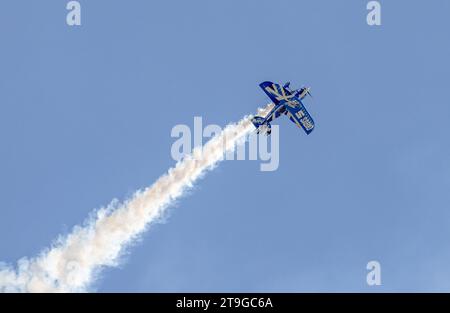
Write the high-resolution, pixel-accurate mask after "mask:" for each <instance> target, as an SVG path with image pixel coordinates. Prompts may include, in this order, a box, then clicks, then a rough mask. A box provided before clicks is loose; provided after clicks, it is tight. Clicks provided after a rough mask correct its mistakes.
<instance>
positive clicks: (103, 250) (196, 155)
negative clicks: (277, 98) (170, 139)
mask: <svg viewBox="0 0 450 313" xmlns="http://www.w3.org/2000/svg"><path fill="white" fill-rule="evenodd" d="M270 108H271V105H268V106H267V107H266V108H264V109H260V113H261V114H265V113H267V111H268V110H270ZM250 118H251V116H247V117H245V118H243V119H242V120H241V121H239V122H238V123H236V124H230V125H228V126H227V127H226V128H225V129H224V130H223V131H222V132H221V133H220V134H218V135H217V136H215V137H213V138H212V139H211V140H210V141H209V142H208V143H206V145H204V147H203V149H201V148H195V149H194V150H193V152H192V154H191V155H190V156H188V157H186V158H184V159H183V160H181V161H180V162H178V163H177V164H176V166H175V167H173V168H171V169H169V171H168V172H167V174H165V175H163V176H162V177H160V178H159V179H158V180H157V181H156V182H155V183H154V184H153V185H151V186H150V187H148V188H146V189H144V190H139V191H137V192H136V193H135V194H134V195H133V196H132V197H131V198H130V199H129V200H127V201H125V202H124V203H122V204H118V203H117V202H113V203H112V204H110V205H109V206H108V207H106V208H102V209H100V210H98V211H96V212H94V214H93V216H91V218H89V219H88V221H87V222H86V223H85V225H83V226H76V227H74V229H73V231H72V233H70V234H69V235H67V236H64V237H60V238H58V239H57V241H56V242H55V243H54V244H53V245H52V247H51V248H49V249H48V250H46V251H43V252H42V253H41V254H40V255H39V256H37V257H35V258H32V259H27V258H23V259H21V260H19V261H18V264H17V268H15V269H14V268H11V267H7V266H5V265H3V266H2V264H0V291H1V292H82V291H86V290H87V288H88V287H89V286H90V284H92V282H93V281H94V280H95V276H96V273H97V272H98V271H99V270H100V269H101V268H102V267H105V266H114V265H117V262H118V258H119V257H120V255H121V253H122V252H123V251H124V249H125V248H126V246H127V245H128V244H129V243H131V242H133V240H134V239H136V238H137V236H138V235H139V234H141V233H142V232H143V231H144V230H145V229H146V227H147V226H148V225H149V224H151V222H154V221H156V220H157V219H158V218H159V217H160V216H161V214H162V213H163V212H164V210H165V209H166V208H167V207H168V206H169V205H170V204H171V203H172V202H173V201H174V200H175V199H177V198H178V197H180V196H181V195H182V194H183V192H184V191H185V190H186V188H189V187H191V186H192V184H193V183H194V182H195V181H196V180H197V179H198V178H200V177H201V175H202V174H203V173H204V172H205V171H207V170H209V169H212V168H213V167H214V165H216V164H217V162H219V161H220V160H222V159H223V155H224V153H225V152H227V151H230V150H233V149H234V148H235V146H236V143H238V142H239V141H240V140H242V139H243V138H245V137H246V135H248V134H249V133H250V132H251V131H252V130H253V129H254V126H253V124H252V123H251V121H250Z"/></svg>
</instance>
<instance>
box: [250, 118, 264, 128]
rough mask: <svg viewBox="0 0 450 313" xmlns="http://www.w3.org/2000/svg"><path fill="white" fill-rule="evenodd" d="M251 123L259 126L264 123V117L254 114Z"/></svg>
mask: <svg viewBox="0 0 450 313" xmlns="http://www.w3.org/2000/svg"><path fill="white" fill-rule="evenodd" d="M252 123H253V125H255V127H256V128H259V126H261V125H262V124H264V117H261V116H255V117H253V118H252Z"/></svg>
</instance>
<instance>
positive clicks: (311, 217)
mask: <svg viewBox="0 0 450 313" xmlns="http://www.w3.org/2000/svg"><path fill="white" fill-rule="evenodd" d="M80 3H81V6H82V26H80V27H69V26H67V25H66V23H65V19H66V12H67V11H66V9H65V5H66V2H65V1H58V2H56V1H48V2H42V1H40V2H36V1H22V0H20V1H18V0H15V1H12V0H8V1H3V3H2V9H1V10H0V34H1V38H2V45H1V49H0V69H1V71H0V143H1V146H2V148H1V150H0V151H1V153H0V173H1V175H0V195H1V198H2V205H1V208H0V260H1V261H4V262H8V263H14V262H15V261H16V260H17V259H19V258H21V257H23V256H34V255H36V254H37V253H38V252H39V251H41V250H42V249H44V248H45V247H48V246H49V244H50V243H51V242H52V241H53V240H54V239H55V238H56V237H57V236H58V235H59V234H66V233H68V232H69V231H70V229H71V228H72V227H73V226H74V225H76V224H80V223H81V222H82V221H83V220H84V219H85V218H86V217H87V216H88V214H89V212H91V211H92V210H93V209H94V208H99V207H101V206H103V205H105V204H108V203H109V202H110V201H111V200H112V199H113V198H119V199H124V198H126V197H127V196H129V195H131V194H132V192H133V191H134V190H136V189H138V188H141V187H145V186H147V185H150V184H151V183H152V182H153V181H155V180H156V179H157V178H158V177H159V176H160V175H161V174H163V173H164V172H165V171H166V170H167V169H168V168H169V167H171V166H173V165H174V161H173V160H172V158H171V156H170V148H171V145H172V143H173V142H174V139H173V138H171V137H170V131H171V129H172V127H173V126H175V125H176V124H180V123H182V124H188V125H192V124H193V118H194V116H202V117H203V121H204V123H205V124H209V123H214V124H219V125H222V126H224V125H226V124H228V123H229V122H233V121H237V120H239V119H240V118H241V117H242V116H243V115H246V114H249V113H253V112H254V111H255V109H256V108H257V107H258V106H261V105H264V104H266V103H267V98H266V96H265V95H264V93H263V92H262V91H261V90H260V89H259V87H258V84H259V83H260V82H262V81H265V80H271V81H280V82H283V81H288V80H290V81H291V82H292V84H293V85H294V86H299V85H301V84H306V85H310V86H312V92H313V94H314V96H315V101H314V102H311V101H307V102H306V105H307V108H308V110H309V111H310V113H311V115H312V116H313V117H314V119H315V121H316V129H315V131H314V132H313V133H312V134H311V135H310V136H306V135H305V134H304V133H303V132H301V131H300V130H299V129H298V128H296V127H294V125H292V124H291V122H289V121H288V120H287V119H280V120H279V121H278V122H277V123H278V124H279V125H280V137H281V142H280V166H279V168H278V170H277V171H274V172H260V171H259V163H258V162H256V161H227V162H224V163H222V164H221V165H220V166H219V167H218V168H217V169H215V170H214V171H213V172H211V173H209V174H208V175H207V176H206V177H205V178H204V179H202V180H201V181H200V182H199V183H198V184H197V186H196V187H195V188H194V189H193V190H191V191H190V192H189V193H188V195H186V196H185V197H183V198H182V199H181V200H179V201H178V202H177V204H176V205H175V206H174V207H172V208H171V209H170V210H169V212H168V215H167V218H166V219H165V222H164V223H160V224H157V225H155V226H154V227H152V228H151V229H150V230H149V231H148V232H147V233H145V234H144V235H143V236H142V239H141V240H140V241H139V242H138V243H137V244H135V245H134V246H133V247H131V248H129V249H128V251H127V254H126V255H125V256H124V257H123V260H122V262H121V266H120V267H119V268H113V269H107V270H105V271H103V273H102V274H101V277H100V279H99V280H98V281H97V282H96V284H95V286H94V290H97V291H100V292H108V291H137V292H146V291H364V292H366V291H368V292H370V291H449V290H450V271H449V270H448V264H449V262H450V242H449V238H450V227H449V226H450V211H449V200H450V193H449V192H448V190H449V187H450V163H449V160H450V158H449V157H450V147H449V144H448V135H449V134H450V124H449V123H448V121H449V118H450V106H449V101H448V95H447V84H448V78H449V74H450V62H449V61H448V56H449V55H450V44H449V41H448V39H447V37H448V30H449V23H450V22H449V19H448V15H449V14H450V3H449V2H448V1H445V0H433V1H428V2H427V3H426V4H425V2H424V1H422V2H420V3H419V2H417V1H406V0H403V1H381V4H382V26H380V27H369V26H368V25H367V24H366V14H367V10H366V3H367V1H363V0H352V1H325V0H322V1H317V0H316V1H312V0H310V1H277V2H276V3H274V2H273V1H266V0H258V1H256V0H247V1H223V0H220V1H206V0H202V1H197V0H195V1H175V0H174V1H143V0H140V1H137V0H136V1H132V2H126V1H106V0H98V1H83V0H81V1H80ZM371 260H377V261H379V262H380V263H381V271H382V286H377V287H369V286H368V285H367V284H366V274H367V270H366V264H367V262H369V261H371Z"/></svg>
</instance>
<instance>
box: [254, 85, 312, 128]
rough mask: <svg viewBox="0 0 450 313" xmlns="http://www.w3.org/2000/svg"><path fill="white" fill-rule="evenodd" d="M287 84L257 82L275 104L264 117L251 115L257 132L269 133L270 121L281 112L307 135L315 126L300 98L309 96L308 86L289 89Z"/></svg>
mask: <svg viewBox="0 0 450 313" xmlns="http://www.w3.org/2000/svg"><path fill="white" fill-rule="evenodd" d="M289 85H290V83H289V82H288V83H286V84H284V86H280V85H278V84H275V83H272V82H263V83H261V84H259V86H260V87H261V88H262V90H264V92H265V93H266V94H267V96H269V98H270V100H272V102H273V104H274V105H275V106H274V107H273V109H272V110H271V111H270V112H269V114H267V116H266V117H262V116H255V117H253V119H252V123H253V125H255V127H256V131H257V133H258V134H259V133H260V132H261V133H265V134H266V135H270V133H271V125H270V122H272V121H273V120H274V119H276V118H278V117H279V116H280V115H281V114H284V115H287V116H288V117H289V119H290V120H291V121H292V122H294V123H295V124H296V125H297V126H298V127H300V128H302V129H303V130H304V131H305V132H306V134H307V135H309V134H310V133H311V132H312V131H313V129H314V126H315V125H314V120H313V119H312V117H311V115H309V113H308V111H306V109H305V106H304V105H303V103H302V100H303V99H304V98H305V97H306V96H308V95H309V96H311V93H310V92H309V91H310V88H309V87H302V88H300V89H296V90H290V89H289Z"/></svg>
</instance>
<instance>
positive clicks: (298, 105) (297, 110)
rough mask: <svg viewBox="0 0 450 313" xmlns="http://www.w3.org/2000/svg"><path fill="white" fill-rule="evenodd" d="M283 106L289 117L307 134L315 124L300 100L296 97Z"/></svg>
mask: <svg viewBox="0 0 450 313" xmlns="http://www.w3.org/2000/svg"><path fill="white" fill-rule="evenodd" d="M285 106H286V111H287V115H288V116H289V119H290V120H291V121H292V122H294V123H295V124H296V125H297V126H298V127H300V128H303V130H304V131H305V132H306V134H307V135H309V134H310V133H311V132H312V131H313V129H314V126H315V124H314V120H313V119H312V117H311V115H309V113H308V111H306V109H305V107H304V106H303V104H302V102H301V101H300V100H299V99H297V98H296V99H293V100H291V101H289V102H286V104H285Z"/></svg>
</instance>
